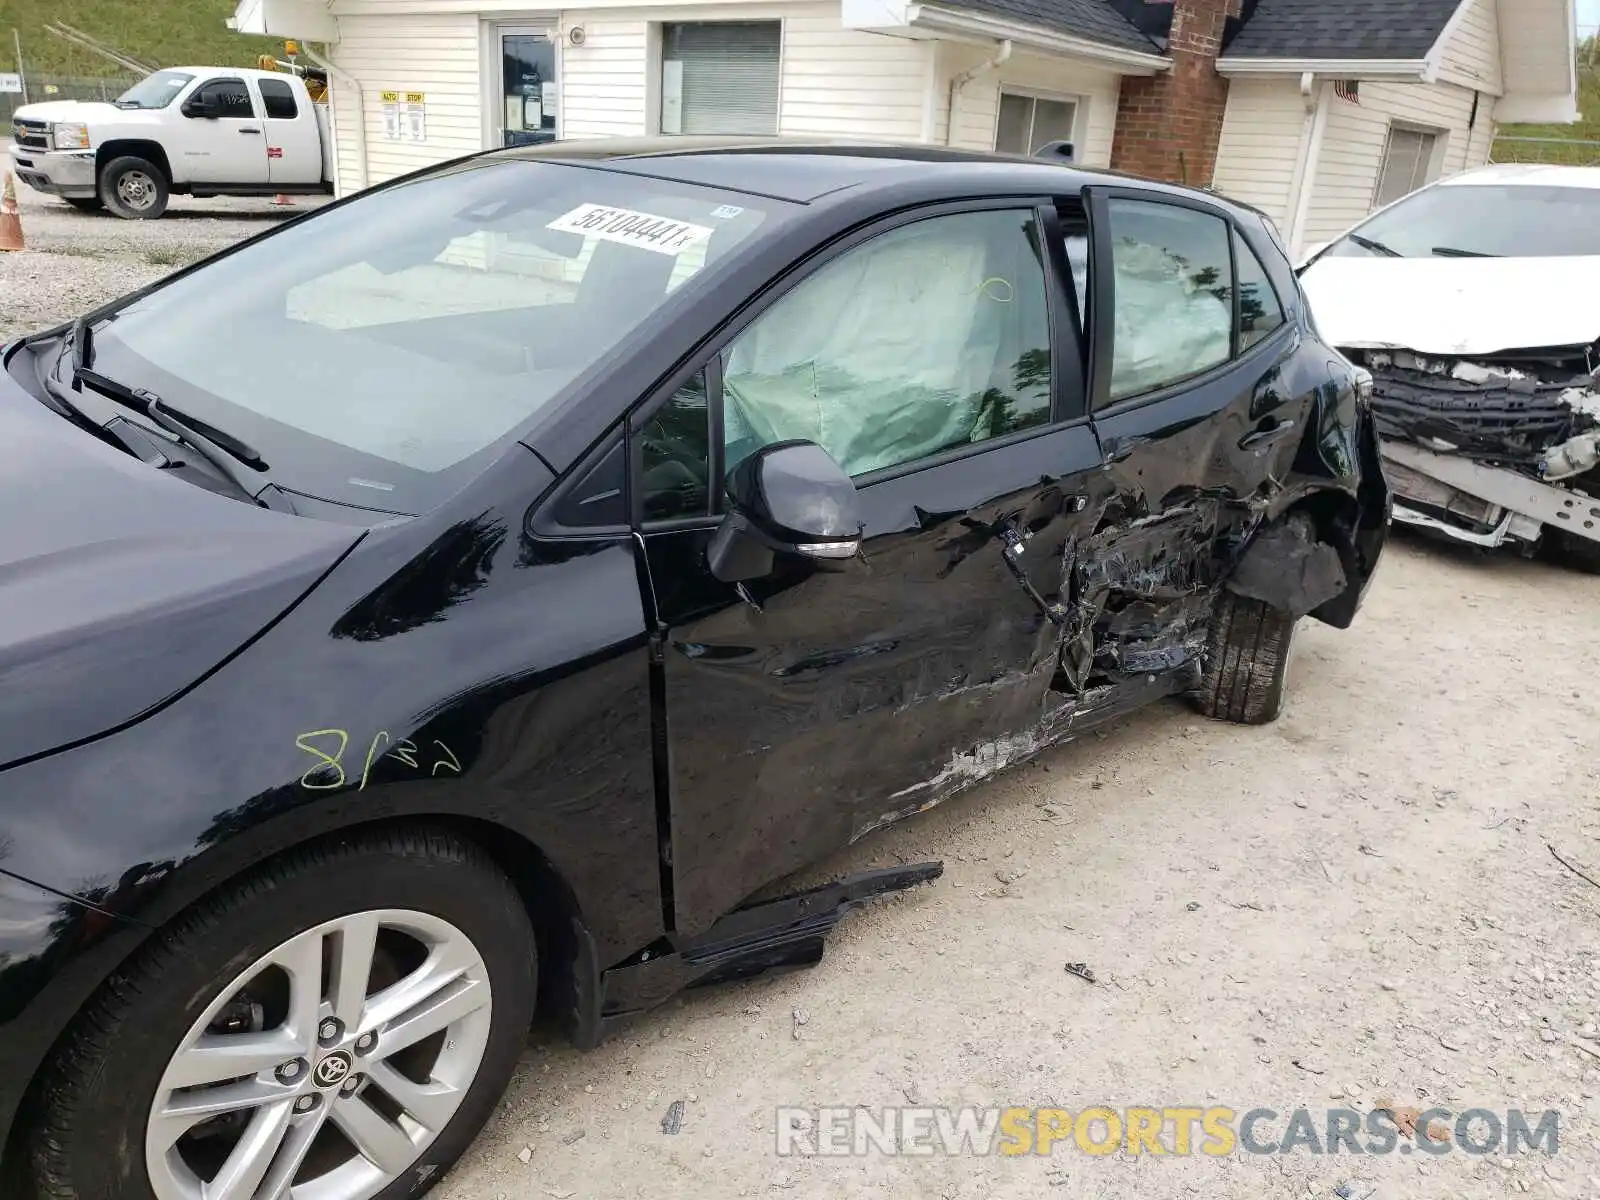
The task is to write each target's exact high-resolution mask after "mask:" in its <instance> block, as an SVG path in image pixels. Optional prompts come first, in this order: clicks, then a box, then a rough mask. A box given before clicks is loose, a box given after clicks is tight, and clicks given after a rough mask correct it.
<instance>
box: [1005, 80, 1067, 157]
mask: <svg viewBox="0 0 1600 1200" xmlns="http://www.w3.org/2000/svg"><path fill="white" fill-rule="evenodd" d="M1077 123H1078V102H1077V101H1076V100H1051V99H1048V98H1046V97H1044V96H1025V95H1023V94H1021V93H1020V92H1001V93H1000V119H999V121H998V122H997V124H996V126H995V134H994V148H995V149H996V150H997V151H998V152H999V153H1001V154H1034V153H1036V152H1037V151H1038V150H1039V149H1040V147H1042V146H1047V145H1049V144H1050V143H1051V142H1070V141H1072V131H1073V127H1074V126H1075V125H1077Z"/></svg>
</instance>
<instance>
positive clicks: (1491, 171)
mask: <svg viewBox="0 0 1600 1200" xmlns="http://www.w3.org/2000/svg"><path fill="white" fill-rule="evenodd" d="M1490 184H1492V185H1494V186H1496V187H1507V186H1510V187H1563V188H1600V167H1563V166H1556V165H1553V164H1549V163H1499V164H1496V165H1494V166H1489V167H1478V168H1477V169H1476V170H1472V171H1464V172H1462V173H1461V174H1460V175H1452V176H1451V177H1450V178H1448V179H1441V180H1440V181H1439V186H1440V187H1484V186H1486V185H1490Z"/></svg>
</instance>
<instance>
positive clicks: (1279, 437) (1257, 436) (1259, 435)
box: [1239, 421, 1294, 450]
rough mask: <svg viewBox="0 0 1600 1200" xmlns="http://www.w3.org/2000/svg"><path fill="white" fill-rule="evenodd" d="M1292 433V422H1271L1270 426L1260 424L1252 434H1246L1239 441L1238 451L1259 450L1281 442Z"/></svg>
mask: <svg viewBox="0 0 1600 1200" xmlns="http://www.w3.org/2000/svg"><path fill="white" fill-rule="evenodd" d="M1293 432H1294V422H1293V421H1272V422H1271V423H1270V424H1269V423H1267V422H1262V424H1261V426H1260V427H1259V428H1258V429H1256V431H1255V432H1254V433H1247V434H1245V435H1244V436H1243V437H1242V438H1240V439H1239V449H1241V450H1261V449H1264V448H1266V447H1267V446H1271V445H1274V444H1275V443H1277V442H1281V441H1283V439H1284V438H1286V437H1288V436H1289V435H1290V434H1291V433H1293Z"/></svg>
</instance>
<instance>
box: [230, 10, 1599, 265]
mask: <svg viewBox="0 0 1600 1200" xmlns="http://www.w3.org/2000/svg"><path fill="white" fill-rule="evenodd" d="M1385 7H1386V9H1387V10H1392V11H1389V13H1388V16H1387V17H1386V18H1385V20H1386V21H1387V24H1384V25H1382V26H1377V27H1375V26H1373V25H1372V23H1371V22H1366V23H1365V24H1364V23H1363V21H1364V18H1363V17H1362V15H1361V14H1362V13H1363V12H1364V11H1365V12H1370V7H1369V6H1368V5H1366V4H1365V3H1364V2H1363V0H1177V4H1176V6H1174V4H1173V0H1166V3H1165V4H1164V5H1163V4H1161V3H1158V2H1157V0H960V2H959V3H949V4H938V5H935V4H917V3H907V2H904V0H783V2H778V3H774V2H769V0H700V2H697V3H693V4H683V3H666V2H663V3H649V4H645V3H640V0H614V2H613V0H585V3H584V4H583V5H582V6H581V7H577V8H560V9H548V10H533V9H529V8H527V7H525V6H524V5H523V4H522V3H520V0H241V3H240V4H239V7H238V11H237V13H236V16H235V24H236V26H237V28H239V29H240V30H242V31H247V32H255V33H266V34H270V35H275V36H281V37H285V38H295V39H298V40H301V41H303V42H309V43H323V44H325V49H320V52H319V53H318V54H317V55H315V57H318V58H320V59H321V60H322V61H324V62H325V63H326V65H328V66H329V68H330V70H331V72H332V74H333V87H332V96H333V126H334V130H335V142H336V159H337V164H338V172H337V175H338V178H337V186H338V190H339V191H340V193H341V194H343V193H348V192H350V191H354V190H357V189H360V188H362V187H365V186H368V185H371V184H376V183H381V182H383V181H385V180H387V179H391V178H393V177H394V176H396V175H399V174H403V173H404V172H407V171H410V170H413V169H416V168H420V167H426V166H428V165H431V164H434V163H438V162H441V161H443V160H446V159H449V158H452V157H455V156H458V155H463V154H471V153H475V152H478V151H481V150H484V149H487V148H492V147H498V146H503V145H507V144H512V143H517V142H526V141H541V140H549V139H551V138H589V137H607V136H639V135H648V134H657V133H664V134H673V133H684V134H695V133H731V134H749V135H753V136H754V135H773V134H776V135H780V136H792V137H801V138H805V137H826V138H851V139H871V140H889V141H897V142H934V143H940V144H948V145H952V146H956V147H962V148H969V149H977V150H995V149H1000V150H1005V151H1012V152H1020V153H1029V152H1032V151H1034V150H1036V149H1037V148H1038V147H1039V146H1041V145H1042V144H1044V143H1046V142H1050V141H1058V140H1061V141H1070V142H1072V143H1073V144H1074V147H1075V150H1076V157H1077V161H1079V162H1080V163H1083V164H1085V165H1089V166H1100V167H1103V166H1113V165H1115V166H1127V167H1130V169H1134V170H1140V171H1144V172H1149V173H1164V168H1157V167H1152V166H1150V165H1148V164H1150V163H1152V162H1163V161H1165V160H1164V159H1162V158H1161V157H1160V156H1159V155H1157V156H1155V157H1154V158H1152V157H1151V155H1150V154H1149V153H1148V151H1149V150H1150V149H1151V147H1150V146H1149V145H1148V144H1146V139H1149V138H1151V137H1156V138H1161V137H1165V138H1166V139H1167V141H1168V142H1174V140H1175V139H1177V145H1178V151H1179V155H1178V158H1179V161H1182V162H1185V163H1191V162H1201V163H1204V164H1205V168H1206V169H1205V170H1204V171H1202V172H1201V175H1202V177H1200V178H1194V177H1192V173H1191V172H1190V171H1189V170H1188V169H1187V168H1186V169H1185V172H1184V176H1185V177H1186V178H1188V181H1189V182H1192V183H1201V184H1204V183H1208V182H1209V183H1211V184H1212V186H1214V187H1216V188H1217V189H1218V190H1219V191H1222V192H1224V193H1227V194H1229V195H1232V196H1235V197H1237V198H1239V199H1241V200H1245V201H1247V202H1249V203H1252V204H1255V205H1257V206H1258V207H1260V208H1262V209H1264V210H1265V211H1266V212H1268V213H1269V214H1270V215H1271V216H1272V217H1273V218H1274V219H1275V220H1277V221H1278V222H1279V224H1280V226H1281V227H1282V228H1283V229H1284V230H1285V231H1286V233H1287V234H1288V236H1289V238H1290V240H1291V241H1292V242H1293V243H1295V244H1296V245H1297V246H1303V245H1306V244H1309V243H1313V242H1317V241H1321V240H1325V239H1326V238H1329V237H1332V236H1333V235H1334V234H1336V233H1337V232H1339V231H1340V230H1342V229H1344V228H1346V227H1347V226H1349V225H1351V224H1353V223H1354V222H1356V221H1357V220H1359V219H1360V218H1361V217H1363V216H1365V215H1366V214H1367V213H1368V212H1369V211H1371V209H1372V208H1374V207H1376V206H1378V205H1381V204H1384V203H1387V202H1389V201H1390V200H1393V199H1396V198H1398V197H1399V196H1401V195H1404V194H1405V193H1406V192H1408V191H1410V190H1412V189H1413V188H1415V187H1417V186H1420V185H1421V184H1423V183H1425V182H1428V181H1429V180H1431V179H1434V178H1437V177H1438V176H1439V175H1441V174H1447V173H1452V172H1455V171H1460V170H1463V169H1465V168H1468V167H1472V166H1477V165H1480V164H1482V163H1483V162H1485V161H1487V158H1488V154H1489V147H1490V145H1491V144H1492V141H1493V137H1494V130H1495V125H1496V122H1497V121H1499V120H1506V119H1511V118H1515V119H1519V120H1528V119H1535V120H1571V119H1574V118H1575V116H1576V110H1575V105H1574V97H1575V93H1576V79H1575V76H1574V73H1573V69H1572V61H1571V52H1570V51H1571V45H1572V39H1573V35H1574V17H1573V11H1572V0H1414V2H1413V3H1411V4H1410V5H1406V4H1398V5H1396V4H1389V5H1387V6H1385ZM1341 10H1343V11H1341ZM1175 11H1176V13H1177V15H1176V16H1175V17H1174V15H1173V14H1174V12H1175ZM1396 13H1398V17H1397V16H1396ZM1162 14H1165V16H1164V17H1163V15H1162ZM1163 19H1164V20H1165V22H1166V25H1165V27H1163V26H1162V24H1161V22H1162V20H1163ZM1207 21H1209V22H1210V28H1212V30H1213V31H1214V36H1213V38H1212V40H1211V41H1210V42H1209V43H1207V42H1206V41H1205V40H1204V38H1203V37H1198V38H1197V37H1196V36H1195V35H1194V30H1195V29H1196V28H1199V26H1200V25H1201V24H1203V23H1205V22H1207ZM1180 29H1181V30H1182V31H1183V34H1184V36H1183V37H1180V36H1179V33H1178V32H1177V31H1179V30H1180ZM1197 47H1198V49H1196V48H1197ZM1186 53H1187V54H1196V53H1197V54H1199V55H1200V56H1202V57H1205V56H1209V57H1210V58H1211V59H1212V60H1213V61H1212V62H1211V63H1209V64H1206V70H1207V71H1208V72H1210V71H1212V70H1213V68H1214V71H1215V72H1217V73H1220V75H1221V76H1222V78H1223V79H1224V80H1226V81H1227V82H1226V84H1225V85H1221V90H1217V91H1214V92H1210V93H1207V94H1206V95H1205V96H1201V97H1199V101H1203V102H1204V103H1200V102H1199V101H1197V103H1196V104H1195V105H1188V104H1187V97H1188V95H1189V93H1187V92H1185V90H1184V86H1183V80H1182V79H1180V78H1177V77H1176V76H1180V75H1183V74H1185V73H1184V72H1173V71H1172V69H1171V68H1172V67H1173V64H1174V61H1175V60H1178V59H1181V58H1182V56H1183V54H1186ZM1213 78H1214V76H1213ZM1130 79H1131V80H1134V81H1140V80H1143V81H1149V80H1152V79H1154V80H1156V81H1157V82H1158V83H1159V84H1160V85H1161V86H1160V87H1158V88H1156V89H1155V90H1154V94H1156V95H1157V97H1158V99H1159V98H1160V97H1161V96H1163V95H1165V96H1166V97H1167V99H1166V100H1165V103H1166V104H1167V105H1168V107H1167V108H1166V109H1161V108H1159V107H1158V108H1157V110H1156V111H1157V113H1158V116H1157V118H1156V125H1157V126H1158V127H1159V126H1160V125H1161V124H1162V117H1161V116H1160V114H1161V113H1163V112H1164V113H1166V114H1167V115H1168V117H1170V120H1169V121H1168V123H1169V124H1170V125H1171V129H1170V130H1169V131H1167V132H1165V133H1163V132H1162V131H1161V130H1160V128H1158V129H1157V131H1156V132H1155V133H1154V134H1152V133H1150V132H1148V128H1149V127H1148V125H1145V124H1140V121H1145V122H1148V121H1150V119H1151V118H1150V115H1149V114H1150V112H1151V109H1150V107H1149V105H1150V103H1151V102H1150V99H1149V97H1150V96H1151V94H1152V91H1151V89H1148V88H1146V89H1144V90H1142V91H1141V92H1140V93H1139V94H1140V96H1142V97H1143V99H1142V100H1141V101H1140V102H1139V104H1138V105H1134V106H1131V107H1130V102H1129V88H1128V86H1127V81H1129V80H1130ZM1162 88H1164V89H1165V91H1164V92H1163V91H1162ZM1196 95H1197V96H1198V95H1199V94H1198V93H1196ZM1222 95H1225V96H1226V103H1225V110H1224V107H1223V105H1222V104H1221V102H1220V101H1219V100H1218V99H1217V97H1220V96H1222ZM1204 104H1210V106H1211V107H1213V108H1215V109H1216V114H1215V120H1214V121H1212V122H1211V125H1210V126H1208V125H1207V123H1206V121H1205V120H1203V119H1202V120H1199V121H1195V120H1193V119H1191V118H1189V117H1188V116H1186V115H1185V114H1186V113H1187V112H1188V111H1189V109H1190V108H1193V107H1204ZM1130 114H1136V115H1132V117H1131V119H1125V120H1124V121H1123V124H1124V125H1126V126H1127V128H1126V129H1125V130H1123V134H1122V136H1121V137H1120V138H1119V117H1127V116H1129V115H1130ZM1184 139H1187V141H1184ZM1208 139H1209V141H1210V142H1211V145H1210V146H1205V145H1203V143H1204V142H1205V141H1207V140H1208ZM1184 150H1187V151H1188V155H1187V157H1185V156H1184V155H1183V153H1182V151H1184ZM1213 162H1214V171H1212V170H1211V169H1210V168H1211V164H1212V163H1213ZM1174 177H1176V175H1175V174H1174Z"/></svg>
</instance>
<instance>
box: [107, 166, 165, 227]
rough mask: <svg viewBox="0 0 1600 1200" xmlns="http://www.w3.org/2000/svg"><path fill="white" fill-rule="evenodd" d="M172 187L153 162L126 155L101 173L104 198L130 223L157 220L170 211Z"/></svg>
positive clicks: (108, 206) (108, 204) (113, 210)
mask: <svg viewBox="0 0 1600 1200" xmlns="http://www.w3.org/2000/svg"><path fill="white" fill-rule="evenodd" d="M171 194H172V188H171V186H170V185H169V184H168V183H167V176H166V172H164V171H163V170H162V169H161V168H160V167H158V166H156V165H155V163H153V162H151V161H150V160H149V159H144V158H139V157H138V156H137V155H133V154H125V155H123V156H122V157H121V158H114V159H112V160H111V161H110V162H108V163H107V164H106V165H105V166H104V167H103V168H101V171H100V199H101V201H102V202H104V204H105V206H106V207H107V208H109V209H110V210H111V211H112V212H114V213H116V214H117V216H119V217H123V218H125V219H127V220H129V221H153V220H155V219H156V218H157V217H159V216H160V215H161V214H162V213H164V212H166V211H167V201H168V199H169V198H170V197H171Z"/></svg>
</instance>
